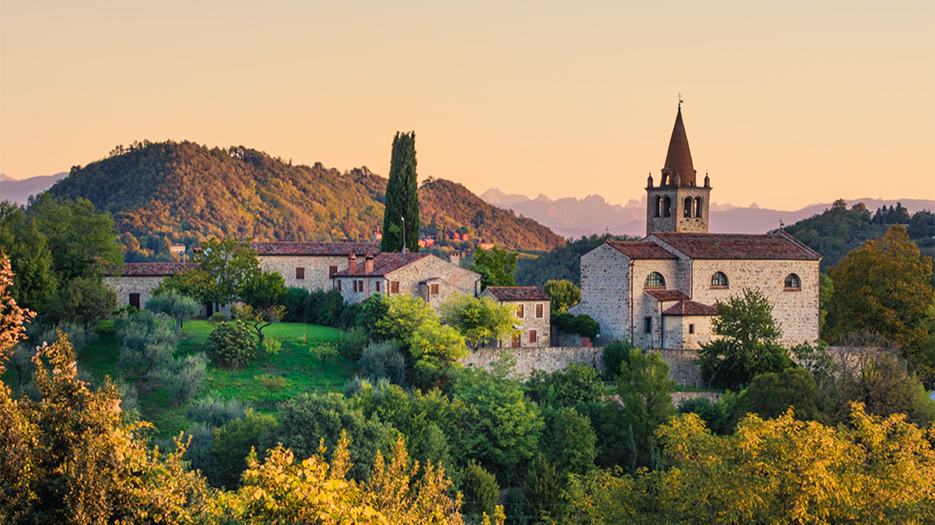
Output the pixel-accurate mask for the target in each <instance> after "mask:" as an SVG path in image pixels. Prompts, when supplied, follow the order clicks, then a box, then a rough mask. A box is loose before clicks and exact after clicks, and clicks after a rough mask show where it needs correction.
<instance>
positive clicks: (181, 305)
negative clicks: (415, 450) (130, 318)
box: [146, 290, 202, 334]
mask: <svg viewBox="0 0 935 525" xmlns="http://www.w3.org/2000/svg"><path fill="white" fill-rule="evenodd" d="M201 308H202V306H201V304H200V303H199V302H198V301H197V300H195V299H192V298H191V297H189V296H187V295H182V294H180V293H178V292H176V291H175V290H169V291H168V292H165V293H162V294H160V295H155V296H153V297H152V298H151V299H150V300H148V301H146V309H147V310H149V311H150V312H153V313H161V314H166V315H168V316H169V317H171V318H172V319H174V320H175V331H176V332H177V333H180V334H181V333H182V323H184V322H185V321H188V320H189V319H193V318H194V317H195V316H197V315H198V314H200V313H201Z"/></svg>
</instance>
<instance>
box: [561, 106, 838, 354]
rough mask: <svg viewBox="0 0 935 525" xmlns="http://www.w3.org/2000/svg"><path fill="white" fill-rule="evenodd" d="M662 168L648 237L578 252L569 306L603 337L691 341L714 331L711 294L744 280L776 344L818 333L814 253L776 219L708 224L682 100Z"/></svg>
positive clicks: (674, 344)
mask: <svg viewBox="0 0 935 525" xmlns="http://www.w3.org/2000/svg"><path fill="white" fill-rule="evenodd" d="M661 175H662V179H661V181H660V182H661V184H660V185H658V186H654V185H653V178H652V175H650V177H649V179H648V182H647V187H646V192H647V210H646V237H645V238H644V239H643V240H640V241H629V242H613V241H611V242H607V243H605V244H603V245H601V246H599V247H597V248H595V249H594V250H592V251H590V252H588V253H586V254H584V255H583V256H582V257H581V302H580V303H579V304H577V305H575V306H573V307H572V308H571V309H570V310H569V311H570V312H571V313H574V314H588V315H590V316H591V317H592V318H593V319H594V320H595V321H597V322H598V323H600V325H601V335H600V337H601V341H602V343H605V344H606V343H609V342H610V341H612V340H614V339H623V340H627V341H630V342H631V343H632V344H633V345H635V346H638V347H642V348H646V349H671V350H682V349H685V350H690V349H698V348H700V345H701V344H702V343H706V342H708V341H710V340H711V339H712V336H713V333H712V325H711V320H712V319H713V317H714V316H715V315H717V311H716V309H715V307H714V305H715V303H717V302H718V301H721V302H725V301H727V300H728V299H729V298H730V297H731V296H735V295H739V294H741V293H742V292H743V290H744V289H748V288H749V289H754V290H758V291H759V292H761V293H762V294H763V295H764V296H765V297H766V298H767V299H768V300H769V301H770V303H771V305H772V307H773V317H774V318H775V319H776V321H777V322H778V324H779V326H780V328H781V330H782V334H783V337H782V343H783V344H784V345H795V344H798V343H801V342H806V341H808V342H811V341H814V340H816V339H818V320H819V319H818V318H819V309H818V283H819V270H818V264H819V262H820V260H821V256H820V255H819V254H818V253H817V252H815V251H813V250H811V249H810V248H808V247H807V246H805V245H804V244H802V243H800V242H799V241H797V240H796V239H795V238H793V237H792V236H791V235H788V234H786V233H785V232H783V231H782V230H781V229H780V230H779V231H778V232H776V233H769V234H764V235H743V234H710V233H708V209H709V205H710V195H711V180H710V178H709V177H708V176H705V178H704V183H703V185H702V186H698V185H696V183H695V182H696V172H695V169H694V167H693V165H692V158H691V151H690V150H689V147H688V137H687V135H686V133H685V126H684V124H683V122H682V110H681V105H680V107H679V111H678V114H677V116H676V118H675V127H674V129H673V130H672V137H671V139H670V141H669V149H668V153H667V155H666V161H665V165H664V167H663V168H662V170H661Z"/></svg>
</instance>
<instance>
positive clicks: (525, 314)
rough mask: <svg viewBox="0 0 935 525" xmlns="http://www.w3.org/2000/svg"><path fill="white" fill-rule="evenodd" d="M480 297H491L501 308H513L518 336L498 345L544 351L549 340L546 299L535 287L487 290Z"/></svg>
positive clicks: (549, 321)
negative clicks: (504, 306) (501, 305)
mask: <svg viewBox="0 0 935 525" xmlns="http://www.w3.org/2000/svg"><path fill="white" fill-rule="evenodd" d="M480 296H481V297H491V298H493V299H494V300H495V301H497V302H498V303H500V304H505V305H509V306H512V307H513V309H514V312H515V313H516V319H517V325H516V328H518V329H519V333H518V334H516V335H515V336H513V337H512V338H511V339H507V340H504V341H501V346H507V347H511V348H527V347H546V346H549V345H550V340H551V332H550V328H551V326H550V325H551V319H550V316H549V314H550V311H549V308H550V300H549V296H548V295H546V294H545V292H543V291H542V290H540V289H539V288H538V287H535V286H488V287H487V289H486V290H484V291H483V292H482V293H481V294H480Z"/></svg>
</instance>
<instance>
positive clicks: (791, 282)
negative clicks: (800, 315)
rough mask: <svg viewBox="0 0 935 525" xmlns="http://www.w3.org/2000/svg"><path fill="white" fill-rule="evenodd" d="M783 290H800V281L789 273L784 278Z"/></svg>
mask: <svg viewBox="0 0 935 525" xmlns="http://www.w3.org/2000/svg"><path fill="white" fill-rule="evenodd" d="M783 288H784V289H785V290H801V289H802V280H801V279H799V276H798V275H796V274H794V273H790V274H789V275H787V276H786V280H785V281H784V282H783Z"/></svg>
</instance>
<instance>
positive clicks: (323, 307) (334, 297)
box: [305, 290, 344, 326]
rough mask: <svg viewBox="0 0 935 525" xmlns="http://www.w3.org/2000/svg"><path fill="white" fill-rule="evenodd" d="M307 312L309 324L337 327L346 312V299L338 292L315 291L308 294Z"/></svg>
mask: <svg viewBox="0 0 935 525" xmlns="http://www.w3.org/2000/svg"><path fill="white" fill-rule="evenodd" d="M305 304H306V306H305V311H306V315H308V322H309V323H312V324H318V325H323V326H335V325H337V323H338V321H339V320H340V318H341V313H342V312H343V311H344V298H343V297H341V293H340V292H338V291H337V290H331V291H328V292H326V291H324V290H315V291H313V292H311V293H309V294H308V299H307V301H306V303H305Z"/></svg>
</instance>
